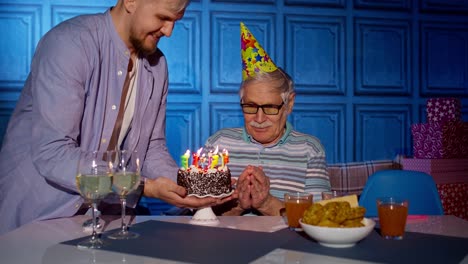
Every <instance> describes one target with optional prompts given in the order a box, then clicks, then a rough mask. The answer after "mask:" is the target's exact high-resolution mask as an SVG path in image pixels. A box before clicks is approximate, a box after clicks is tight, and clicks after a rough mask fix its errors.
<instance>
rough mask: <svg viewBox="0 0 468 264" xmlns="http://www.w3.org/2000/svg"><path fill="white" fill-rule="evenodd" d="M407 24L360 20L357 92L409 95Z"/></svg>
mask: <svg viewBox="0 0 468 264" xmlns="http://www.w3.org/2000/svg"><path fill="white" fill-rule="evenodd" d="M409 30H410V25H409V23H408V22H407V21H398V20H380V19H361V18H359V19H357V20H356V22H355V33H356V37H355V40H356V53H355V54H356V57H355V58H356V93H357V94H399V95H406V94H409V93H410V88H409V84H410V83H411V79H410V78H411V74H410V72H409V69H411V59H410V58H411V57H410V56H409V54H410V47H411V38H410V34H409Z"/></svg>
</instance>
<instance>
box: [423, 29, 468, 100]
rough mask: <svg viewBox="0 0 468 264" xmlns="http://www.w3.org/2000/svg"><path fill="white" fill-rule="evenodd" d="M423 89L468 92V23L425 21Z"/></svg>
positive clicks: (437, 92)
mask: <svg viewBox="0 0 468 264" xmlns="http://www.w3.org/2000/svg"><path fill="white" fill-rule="evenodd" d="M421 42H422V48H421V71H422V72H421V82H422V86H421V89H422V91H421V93H422V94H423V95H448V94H451V95H467V94H468V24H458V23H457V24H442V25H441V24H438V23H436V22H423V23H422V24H421Z"/></svg>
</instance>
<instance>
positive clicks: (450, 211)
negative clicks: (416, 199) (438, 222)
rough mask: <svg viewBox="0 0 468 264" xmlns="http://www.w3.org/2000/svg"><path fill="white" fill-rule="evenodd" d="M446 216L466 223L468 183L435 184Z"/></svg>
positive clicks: (467, 218) (467, 215) (467, 216)
mask: <svg viewBox="0 0 468 264" xmlns="http://www.w3.org/2000/svg"><path fill="white" fill-rule="evenodd" d="M436 186H437V190H438V192H439V195H440V199H441V202H442V207H443V208H444V213H445V214H446V215H455V216H457V217H460V218H463V219H465V220H467V221H468V183H466V182H464V183H447V184H436Z"/></svg>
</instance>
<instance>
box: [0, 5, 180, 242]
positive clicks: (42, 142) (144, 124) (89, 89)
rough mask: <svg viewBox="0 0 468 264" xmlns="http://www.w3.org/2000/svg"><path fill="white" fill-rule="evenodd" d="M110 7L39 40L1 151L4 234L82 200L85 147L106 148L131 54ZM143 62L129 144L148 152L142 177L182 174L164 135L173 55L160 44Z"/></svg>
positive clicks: (0, 225) (0, 228) (68, 211)
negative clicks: (80, 167) (78, 180)
mask: <svg viewBox="0 0 468 264" xmlns="http://www.w3.org/2000/svg"><path fill="white" fill-rule="evenodd" d="M109 11H110V10H108V11H107V12H105V13H103V14H96V15H84V16H79V17H76V18H73V19H70V20H68V21H65V22H63V23H61V24H59V25H58V26H56V27H55V28H53V29H52V30H50V31H49V32H48V33H47V34H46V35H45V36H44V37H43V38H42V39H41V41H40V42H39V44H38V46H37V49H36V53H35V55H34V58H33V61H32V65H31V72H30V74H29V76H28V78H27V80H26V83H25V86H24V88H23V90H22V94H21V97H20V99H19V101H18V103H17V106H16V109H15V111H14V112H13V115H12V116H11V119H10V122H9V124H8V128H7V132H6V135H5V138H4V141H3V146H2V149H1V152H0V216H1V220H0V234H2V233H5V232H6V231H8V230H11V229H14V228H16V227H18V226H20V225H23V224H26V223H28V222H30V221H33V220H36V219H48V218H56V217H67V216H72V215H73V214H75V213H76V211H77V210H78V209H79V207H80V206H81V204H82V203H83V200H82V198H81V197H80V195H79V194H78V190H77V188H76V185H75V176H76V170H77V161H78V157H79V152H80V150H94V149H106V148H107V144H108V142H109V139H110V137H111V134H112V129H113V127H114V124H115V120H116V118H117V113H118V109H119V103H120V95H121V91H122V86H123V82H124V80H125V74H126V69H127V65H128V60H129V58H130V57H129V56H130V53H129V50H128V49H127V47H126V45H125V44H124V42H123V41H122V40H121V39H120V37H119V36H118V34H117V32H116V30H115V27H114V25H113V23H112V18H111V16H110V12H109ZM139 60H141V62H140V63H141V64H140V66H141V67H140V69H139V72H138V74H139V75H138V84H137V95H136V102H135V105H136V107H135V112H134V116H133V120H132V124H131V128H130V130H129V132H128V135H127V136H126V138H125V141H124V142H123V144H124V148H126V149H131V150H138V151H139V152H140V153H144V159H143V171H142V174H143V176H145V177H148V178H155V177H158V176H165V177H168V178H171V179H175V177H176V172H177V165H176V163H175V162H174V160H173V159H172V157H171V156H170V154H169V153H168V151H167V147H166V137H165V122H166V119H165V115H166V97H167V92H168V77H167V64H166V60H165V57H164V55H163V54H162V53H161V52H160V51H159V50H158V51H157V52H155V53H154V54H152V55H150V56H148V57H144V58H139Z"/></svg>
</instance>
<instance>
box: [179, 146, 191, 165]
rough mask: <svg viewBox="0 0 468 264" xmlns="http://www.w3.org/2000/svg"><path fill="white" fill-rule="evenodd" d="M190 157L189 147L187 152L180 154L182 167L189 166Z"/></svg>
mask: <svg viewBox="0 0 468 264" xmlns="http://www.w3.org/2000/svg"><path fill="white" fill-rule="evenodd" d="M189 157H190V150H188V149H187V151H185V154H184V155H182V156H180V167H181V168H184V169H187V168H188V160H189Z"/></svg>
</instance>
